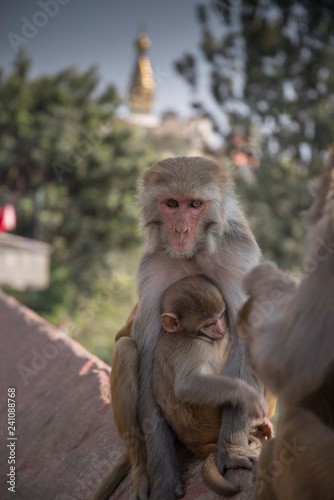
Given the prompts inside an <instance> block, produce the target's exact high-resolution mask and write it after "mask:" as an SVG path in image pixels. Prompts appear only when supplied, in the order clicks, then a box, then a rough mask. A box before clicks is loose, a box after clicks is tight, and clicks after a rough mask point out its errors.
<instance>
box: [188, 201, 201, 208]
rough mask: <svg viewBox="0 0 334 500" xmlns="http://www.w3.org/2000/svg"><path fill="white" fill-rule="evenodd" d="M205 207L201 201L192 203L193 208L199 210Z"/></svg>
mask: <svg viewBox="0 0 334 500" xmlns="http://www.w3.org/2000/svg"><path fill="white" fill-rule="evenodd" d="M202 205H203V203H202V202H201V201H200V200H193V201H192V202H191V203H190V206H191V207H192V208H199V207H201V206H202Z"/></svg>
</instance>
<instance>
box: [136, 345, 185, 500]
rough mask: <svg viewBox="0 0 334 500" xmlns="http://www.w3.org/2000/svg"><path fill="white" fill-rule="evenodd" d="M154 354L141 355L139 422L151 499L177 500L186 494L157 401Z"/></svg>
mask: <svg viewBox="0 0 334 500" xmlns="http://www.w3.org/2000/svg"><path fill="white" fill-rule="evenodd" d="M152 368H153V352H152V351H150V350H148V349H147V350H145V351H143V352H142V353H141V355H140V366H139V370H140V371H139V373H140V377H139V385H140V397H139V405H138V408H139V419H140V423H141V426H142V429H143V433H144V435H145V443H146V449H147V456H148V474H149V480H150V497H149V498H150V500H174V499H175V495H176V496H177V497H179V498H181V497H182V496H184V495H185V492H184V490H183V488H182V484H181V481H180V477H179V472H178V465H177V460H176V453H175V447H174V441H173V435H172V431H171V429H170V428H169V426H168V424H167V422H166V420H165V418H164V416H163V415H162V413H161V410H160V408H159V407H158V405H157V404H156V402H155V400H154V398H153V387H152Z"/></svg>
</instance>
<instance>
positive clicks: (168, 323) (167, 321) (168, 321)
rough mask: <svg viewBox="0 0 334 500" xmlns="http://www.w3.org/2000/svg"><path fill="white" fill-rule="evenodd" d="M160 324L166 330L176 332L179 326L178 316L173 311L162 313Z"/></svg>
mask: <svg viewBox="0 0 334 500" xmlns="http://www.w3.org/2000/svg"><path fill="white" fill-rule="evenodd" d="M161 320H162V326H163V327H164V329H165V330H167V332H177V331H178V330H179V328H180V322H179V318H178V317H177V316H176V314H174V313H164V314H162V315H161Z"/></svg>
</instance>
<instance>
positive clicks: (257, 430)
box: [250, 418, 274, 442]
mask: <svg viewBox="0 0 334 500" xmlns="http://www.w3.org/2000/svg"><path fill="white" fill-rule="evenodd" d="M250 434H251V435H252V436H255V437H257V438H258V439H259V440H260V441H262V442H263V441H266V440H267V439H271V438H273V437H274V428H273V424H272V423H271V422H270V420H269V419H268V418H264V419H263V420H262V419H260V420H257V421H255V422H253V426H252V428H251V430H250Z"/></svg>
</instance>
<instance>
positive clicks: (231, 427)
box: [112, 157, 260, 500]
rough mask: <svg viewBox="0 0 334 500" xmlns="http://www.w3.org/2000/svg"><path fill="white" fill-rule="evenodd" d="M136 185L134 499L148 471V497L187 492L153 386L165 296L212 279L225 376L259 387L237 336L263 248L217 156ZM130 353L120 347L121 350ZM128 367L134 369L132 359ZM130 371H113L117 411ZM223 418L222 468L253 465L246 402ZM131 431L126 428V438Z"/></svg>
mask: <svg viewBox="0 0 334 500" xmlns="http://www.w3.org/2000/svg"><path fill="white" fill-rule="evenodd" d="M139 187H140V192H139V197H138V201H139V204H140V206H141V225H142V228H143V231H144V234H145V240H146V245H145V249H144V252H143V255H142V257H141V260H140V263H139V268H138V275H137V285H138V297H139V302H138V310H137V312H136V315H135V320H134V323H133V328H132V333H131V335H132V338H133V339H134V340H135V342H136V346H137V348H138V354H139V367H138V370H139V377H138V380H139V401H138V407H137V408H133V409H132V410H133V413H135V412H137V413H136V414H137V415H138V421H139V424H140V426H141V429H142V431H143V435H144V440H145V447H146V452H147V463H146V464H145V463H144V461H143V463H142V467H141V471H140V472H139V473H138V474H136V475H134V476H133V488H134V496H136V495H137V496H138V497H139V498H140V499H145V498H147V492H145V487H144V484H145V481H146V476H145V473H146V471H147V474H148V487H149V498H150V500H161V499H164V500H169V499H174V498H175V494H176V495H177V496H179V497H181V496H182V495H183V493H184V492H183V489H182V486H181V482H180V478H179V473H178V468H177V461H176V455H175V450H174V444H173V438H172V432H171V430H170V428H169V426H168V424H167V422H166V421H165V419H164V418H163V416H162V414H161V411H160V409H159V407H158V405H157V404H156V402H155V401H154V398H153V391H152V367H153V352H154V347H155V343H156V340H157V337H158V334H159V332H160V329H161V319H160V302H161V298H162V295H163V293H164V291H165V290H166V289H167V288H168V286H170V285H171V284H172V283H174V282H175V281H177V280H178V279H180V278H182V277H184V276H189V275H194V274H201V275H205V276H207V277H208V279H209V280H210V281H211V282H212V283H213V284H214V285H215V286H217V288H218V289H219V291H220V292H221V294H222V296H223V297H224V299H225V302H226V306H227V311H228V331H229V333H228V335H227V340H226V343H227V352H228V355H227V360H226V363H225V367H224V374H225V375H229V376H235V377H239V378H241V379H244V380H246V381H247V382H249V383H251V384H252V385H254V386H257V384H258V382H257V379H256V378H255V376H254V375H253V374H252V373H251V371H250V369H249V368H248V367H247V365H246V363H245V346H244V343H243V341H242V340H240V339H238V336H237V334H236V315H237V311H238V309H239V308H240V307H241V306H242V304H243V303H244V301H245V294H244V292H243V290H242V279H243V277H244V275H245V274H246V273H247V271H249V270H250V269H251V268H252V267H253V266H254V265H256V264H257V263H258V261H259V256H260V252H259V248H258V246H257V244H256V242H255V239H254V237H253V234H252V232H251V230H250V228H249V225H248V222H247V220H246V218H245V216H244V214H243V212H242V210H241V208H240V207H239V204H238V201H237V198H236V195H235V193H234V186H233V182H232V178H231V175H230V173H229V172H228V171H227V170H226V169H225V168H224V167H222V166H221V165H219V164H218V163H216V162H215V161H212V160H210V159H208V158H200V157H181V158H169V159H166V160H163V161H160V162H158V163H156V164H155V165H154V166H153V167H151V168H150V169H148V170H147V171H145V172H144V173H143V175H142V177H141V179H140V183H139ZM120 340H121V339H120ZM122 340H124V341H125V343H126V341H127V339H126V338H125V339H122ZM128 340H130V342H131V339H128ZM118 342H119V341H118ZM118 342H117V344H118ZM117 344H116V345H117ZM122 347H124V342H123V346H122ZM132 347H133V346H132ZM125 351H126V350H125V349H124V348H123V349H122V354H124V355H125ZM125 357H126V355H125ZM123 362H126V360H125V359H123V361H122V363H123ZM126 366H127V370H131V365H130V363H127V365H126ZM128 376H129V374H128V373H127V374H126V373H125V370H123V371H120V372H119V373H118V379H116V376H115V375H112V384H114V385H116V384H117V386H118V388H119V391H116V392H117V396H116V397H115V395H114V400H113V405H114V411H115V407H116V412H118V410H117V408H118V407H120V408H122V406H123V405H124V403H123V402H122V398H123V393H124V391H123V390H122V389H121V387H122V386H123V383H124V384H126V379H127V377H128ZM128 409H129V408H128ZM223 422H224V425H222V426H221V429H220V435H219V441H218V449H219V452H218V455H217V465H218V467H219V470H220V471H221V472H222V473H223V472H224V470H225V468H238V467H247V468H252V466H253V459H252V453H251V451H250V450H249V446H248V430H249V418H248V412H247V410H246V408H245V406H244V405H238V406H234V405H230V404H226V405H225V406H224V408H223ZM131 432H132V431H131V428H130V429H128V434H129V435H130V434H131ZM129 453H130V455H131V450H130V451H129ZM139 470H140V469H138V467H137V471H139Z"/></svg>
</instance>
